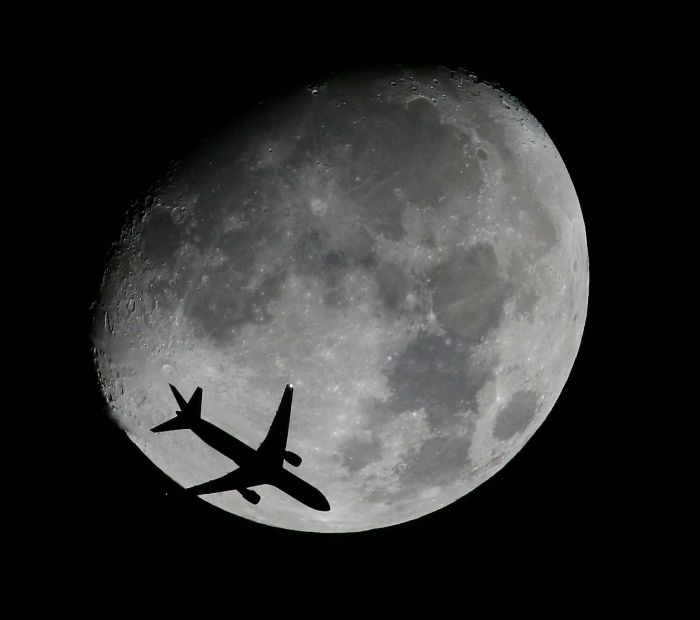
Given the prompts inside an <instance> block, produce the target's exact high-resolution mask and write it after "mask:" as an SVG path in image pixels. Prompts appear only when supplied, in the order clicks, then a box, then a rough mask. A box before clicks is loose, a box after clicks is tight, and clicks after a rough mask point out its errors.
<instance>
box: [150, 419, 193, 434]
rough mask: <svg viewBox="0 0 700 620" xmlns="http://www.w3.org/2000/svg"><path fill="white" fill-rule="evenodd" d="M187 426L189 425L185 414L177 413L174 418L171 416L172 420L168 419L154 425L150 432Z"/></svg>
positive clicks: (181, 428)
mask: <svg viewBox="0 0 700 620" xmlns="http://www.w3.org/2000/svg"><path fill="white" fill-rule="evenodd" d="M189 427H190V425H189V423H188V420H187V418H186V417H185V416H182V415H179V416H177V417H176V418H173V419H172V420H168V421H167V422H163V423H162V424H159V425H158V426H154V427H153V428H152V429H151V432H153V433H162V432H163V431H180V430H183V429H186V428H189Z"/></svg>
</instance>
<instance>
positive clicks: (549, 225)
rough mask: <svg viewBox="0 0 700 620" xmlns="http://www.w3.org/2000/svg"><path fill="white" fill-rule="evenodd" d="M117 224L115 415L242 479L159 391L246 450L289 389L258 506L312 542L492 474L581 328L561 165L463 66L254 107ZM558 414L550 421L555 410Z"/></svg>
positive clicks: (375, 76)
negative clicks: (189, 401)
mask: <svg viewBox="0 0 700 620" xmlns="http://www.w3.org/2000/svg"><path fill="white" fill-rule="evenodd" d="M126 220H127V221H126V223H125V226H124V229H123V232H122V235H121V238H120V241H119V243H118V244H117V246H116V249H115V251H114V252H113V254H112V255H111V256H110V257H109V260H108V264H107V267H106V270H105V274H104V279H103V283H102V289H101V296H100V299H99V300H98V302H97V305H96V307H97V311H96V314H95V325H94V331H93V343H94V354H95V363H96V365H97V370H98V375H99V378H100V381H101V385H102V389H103V392H104V394H105V397H106V400H107V402H108V404H109V407H110V410H111V414H112V415H113V417H114V418H115V420H116V421H117V422H118V423H119V424H120V425H121V427H122V428H123V429H124V430H125V431H126V432H127V433H128V435H129V437H130V438H131V439H132V440H133V441H134V442H135V443H136V444H137V445H138V446H139V447H140V449H141V450H143V452H144V453H145V454H146V455H147V456H148V457H149V458H150V459H151V460H152V461H153V462H154V463H155V464H156V465H157V466H158V467H159V468H160V469H162V470H163V471H164V472H165V473H167V474H168V475H169V476H170V477H171V478H173V479H174V480H175V481H177V482H178V483H180V484H182V485H183V486H185V487H187V486H191V485H194V484H198V483H201V482H204V481H206V480H209V479H212V478H215V477H218V476H221V475H223V474H225V473H227V472H229V471H232V470H233V469H235V464H234V463H232V462H231V461H229V460H228V459H227V458H225V457H223V456H222V455H220V454H218V453H217V452H215V451H214V450H212V449H211V448H209V447H208V446H207V445H206V444H204V443H203V442H201V441H200V440H199V439H198V438H197V437H196V436H194V435H193V434H192V433H191V432H189V431H186V430H182V431H174V432H171V433H162V434H158V435H156V434H153V433H151V432H150V429H151V428H152V427H153V426H155V425H156V424H159V423H161V422H163V421H165V420H167V419H169V418H171V417H172V416H173V415H174V411H175V409H176V403H175V401H174V400H173V398H172V395H171V394H170V390H169V388H168V383H173V384H174V385H176V386H177V387H178V388H179V389H180V391H181V392H182V393H183V395H185V396H186V397H189V395H190V394H191V392H192V391H193V390H194V389H195V387H197V386H198V385H199V386H202V388H203V390H204V398H203V407H202V412H203V417H205V418H206V419H208V420H209V421H211V422H213V423H214V424H216V425H218V426H220V427H221V428H223V429H224V430H226V431H227V432H229V433H231V434H233V435H235V436H236V437H238V438H239V439H241V440H242V441H244V442H246V443H247V444H249V445H251V446H253V447H257V446H258V445H259V444H260V442H261V441H262V440H263V438H264V437H265V434H266V432H267V430H268V427H269V425H270V422H271V421H272V418H273V416H274V412H275V410H276V408H277V405H278V403H279V400H280V398H281V396H282V392H283V390H284V386H285V385H286V384H287V383H293V384H294V387H295V398H294V404H293V409H292V417H291V426H290V431H289V443H288V448H289V449H290V450H292V451H294V452H296V453H298V454H299V455H301V456H302V458H303V462H302V464H301V466H300V467H298V468H293V467H291V466H289V465H285V467H287V468H288V469H290V470H292V471H294V472H295V473H296V474H298V475H299V476H301V477H302V478H303V479H305V480H307V481H308V482H309V483H311V484H313V485H314V486H316V487H317V488H318V489H320V490H321V491H322V492H323V493H324V494H325V496H326V497H327V498H328V500H329V502H330V504H331V510H330V512H316V511H314V510H311V509H309V508H307V507H306V506H304V505H302V504H300V503H298V502H296V501H295V500H293V499H292V498H290V497H289V496H287V495H285V494H284V493H282V492H281V491H279V490H277V489H276V488H273V487H270V486H261V487H257V488H256V489H255V490H256V491H257V492H259V493H260V495H261V497H262V500H261V501H260V503H259V504H258V505H257V506H254V505H252V504H250V503H248V502H247V501H246V500H245V499H243V497H242V496H241V495H240V494H239V493H237V492H235V491H233V492H228V493H220V494H215V495H209V496H205V497H204V498H203V499H204V501H208V502H211V503H212V504H215V505H216V506H219V507H220V508H222V509H224V510H227V511H230V512H232V513H235V514H237V515H240V516H242V517H245V518H248V519H251V520H253V521H257V522H260V523H264V524H269V525H273V526H278V527H283V528H289V529H297V530H305V531H316V532H348V531H360V530H367V529H372V528H377V527H384V526H390V525H393V524H397V523H401V522H405V521H408V520H411V519H415V518H418V517H420V516H422V515H425V514H428V513H430V512H433V511H435V510H438V509H439V508H441V507H443V506H445V505H447V504H450V503H451V502H454V501H455V500H457V499H459V498H460V497H462V496H464V495H465V494H466V493H468V492H469V491H471V490H472V489H474V488H475V487H476V486H478V485H479V484H481V483H482V482H484V481H485V480H486V479H488V478H489V477H490V476H492V475H494V474H495V473H496V472H497V471H498V470H499V469H501V468H502V467H503V466H504V465H505V464H506V463H507V462H508V461H509V460H510V459H511V458H512V457H513V455H515V454H516V453H517V452H518V451H519V450H520V449H521V448H522V446H523V445H524V444H525V442H527V440H528V439H529V438H530V437H531V436H532V434H533V433H534V432H535V431H536V429H537V428H538V427H539V426H540V424H541V423H542V422H543V420H544V419H545V417H546V416H547V414H548V413H549V412H550V411H551V409H552V407H553V405H554V403H555V401H556V399H557V397H558V396H559V394H560V393H561V390H562V388H563V386H564V383H565V381H566V379H567V377H568V375H569V373H570V371H571V368H572V365H573V363H574V359H575V356H576V353H577V351H578V348H579V345H580V342H581V337H582V333H583V327H584V322H585V318H586V309H587V299H588V255H587V247H586V235H585V228H584V222H583V218H582V214H581V209H580V207H579V203H578V199H577V196H576V193H575V190H574V187H573V184H572V182H571V179H570V177H569V174H568V172H567V170H566V167H565V165H564V163H563V162H562V160H561V158H560V156H559V154H558V152H557V149H556V148H555V146H554V144H553V143H552V141H551V140H550V138H549V137H548V136H547V134H546V132H545V130H544V129H543V127H542V126H541V125H540V124H539V123H538V122H537V121H536V119H535V118H533V116H532V115H531V114H530V113H529V112H528V111H527V110H526V109H525V107H524V106H523V105H522V103H520V102H519V101H518V100H516V99H515V98H513V97H511V96H510V95H508V94H507V93H505V92H503V91H502V90H500V89H499V88H497V87H494V86H490V85H488V84H485V83H482V82H480V81H479V80H478V79H476V78H475V77H474V76H470V75H467V74H464V73H462V72H459V71H457V72H454V71H449V70H447V69H442V68H435V69H434V70H429V69H425V68H423V69H421V70H418V71H411V70H409V69H405V68H401V69H396V70H392V71H389V70H383V71H382V72H380V71H376V72H363V73H356V74H349V75H345V76H341V77H334V78H333V79H332V80H330V81H328V82H326V83H323V84H319V85H316V86H313V87H308V88H300V89H299V91H298V92H297V93H295V94H291V95H289V96H287V97H286V99H284V100H281V101H279V100H278V101H274V102H269V103H266V104H263V105H261V106H260V108H259V110H257V111H256V112H255V114H254V115H252V116H250V117H248V118H246V119H243V120H240V121H239V122H238V124H237V125H232V126H231V127H230V128H228V129H227V130H226V131H224V132H222V134H221V135H220V136H217V137H216V138H215V139H214V140H212V141H210V142H207V143H206V144H204V145H202V146H201V148H200V149H199V150H198V151H197V152H195V153H194V154H192V155H191V156H190V157H189V158H188V159H186V160H184V161H181V162H176V163H175V164H174V165H173V168H172V170H171V171H170V172H169V174H167V175H166V177H165V178H163V179H162V180H160V181H158V182H157V183H155V184H154V187H153V190H152V191H151V192H150V193H149V195H148V196H146V197H145V198H144V199H143V202H142V204H141V205H140V207H139V208H137V209H134V210H132V211H131V212H130V213H129V214H128V215H127V216H126ZM562 415H565V413H562Z"/></svg>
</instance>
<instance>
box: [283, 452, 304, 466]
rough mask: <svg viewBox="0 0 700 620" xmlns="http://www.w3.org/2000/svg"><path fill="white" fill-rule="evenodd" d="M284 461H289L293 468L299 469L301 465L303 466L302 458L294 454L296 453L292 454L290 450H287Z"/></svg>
mask: <svg viewBox="0 0 700 620" xmlns="http://www.w3.org/2000/svg"><path fill="white" fill-rule="evenodd" d="M284 460H285V461H287V463H289V464H290V465H291V466H292V467H299V465H301V457H300V456H299V455H298V454H294V452H290V451H289V450H285V452H284Z"/></svg>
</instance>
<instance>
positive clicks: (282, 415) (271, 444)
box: [258, 384, 294, 461]
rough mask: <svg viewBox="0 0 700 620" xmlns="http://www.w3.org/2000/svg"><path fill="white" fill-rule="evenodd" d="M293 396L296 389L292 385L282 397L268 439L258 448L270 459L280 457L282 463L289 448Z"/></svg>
mask: <svg viewBox="0 0 700 620" xmlns="http://www.w3.org/2000/svg"><path fill="white" fill-rule="evenodd" d="M293 394H294V387H293V386H292V385H291V384H289V385H288V386H287V387H286V388H284V394H283V395H282V400H281V401H280V406H279V407H278V408H277V413H276V414H275V419H274V420H272V425H271V426H270V430H269V431H267V437H265V439H264V440H263V442H262V443H261V444H260V447H259V448H258V452H259V453H261V454H263V455H265V456H268V457H272V456H274V457H276V456H279V458H280V461H281V460H282V459H283V458H284V451H285V448H286V447H287V436H288V435H289V416H290V414H291V412H292V396H293Z"/></svg>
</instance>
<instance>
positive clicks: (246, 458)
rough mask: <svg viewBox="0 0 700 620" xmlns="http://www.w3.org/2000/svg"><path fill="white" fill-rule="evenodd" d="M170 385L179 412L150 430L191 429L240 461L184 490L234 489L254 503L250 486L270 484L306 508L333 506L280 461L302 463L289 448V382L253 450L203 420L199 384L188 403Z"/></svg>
mask: <svg viewBox="0 0 700 620" xmlns="http://www.w3.org/2000/svg"><path fill="white" fill-rule="evenodd" d="M170 389H171V390H172V391H173V396H175V400H176V401H177V404H178V405H179V406H180V411H176V413H177V417H176V418H173V419H172V420H168V421H167V422H163V424H159V425H158V426H156V427H154V428H152V429H151V430H152V431H153V432H154V433H161V432H163V431H174V430H181V429H189V430H191V431H192V432H193V433H194V434H195V435H197V437H199V438H200V439H202V440H203V441H204V442H205V443H206V444H208V445H210V446H211V447H212V448H214V450H217V451H218V452H221V454H223V455H224V456H227V457H228V458H230V459H231V460H232V461H234V462H235V463H236V465H238V469H236V470H234V471H232V472H231V473H229V474H226V475H225V476H221V478H216V479H215V480H210V481H209V482H205V483H203V484H198V485H196V486H194V487H190V488H189V489H187V490H188V491H189V492H190V493H194V494H195V495H205V494H206V493H220V492H222V491H238V492H239V493H240V494H241V495H242V496H243V497H244V498H245V499H247V500H248V501H249V502H250V503H251V504H257V503H258V502H259V501H260V495H258V494H257V493H256V492H255V491H251V489H250V487H254V486H258V485H261V484H271V485H272V486H275V487H277V488H278V489H280V490H281V491H284V492H285V493H286V494H287V495H291V496H292V497H293V498H294V499H296V500H298V501H300V502H301V503H302V504H305V505H306V506H308V507H309V508H313V509H314V510H330V509H331V507H330V505H329V503H328V500H327V499H326V498H325V497H324V495H323V493H321V491H319V490H318V489H316V488H314V487H312V486H311V485H310V484H309V483H308V482H304V481H303V480H302V479H301V478H299V477H298V476H295V475H294V474H293V473H292V472H290V471H288V470H286V469H284V467H283V463H284V461H287V463H289V464H290V465H292V466H294V467H298V466H299V465H301V457H300V456H298V455H296V454H294V452H290V451H289V450H287V435H288V433H289V416H290V414H291V411H292V394H293V391H294V388H293V386H292V385H288V386H287V387H286V388H285V390H284V394H283V395H282V400H281V401H280V406H279V407H278V409H277V413H276V414H275V418H274V420H273V421H272V425H271V426H270V430H269V431H268V432H267V437H265V439H264V440H263V442H262V443H261V444H260V447H259V448H258V449H257V450H254V449H253V448H251V447H250V446H247V445H246V444H244V443H243V442H242V441H240V440H238V439H236V438H235V437H233V436H231V435H229V434H228V433H227V432H225V431H223V430H221V429H220V428H219V427H217V426H214V425H213V424H212V423H211V422H207V421H206V420H203V419H202V388H201V387H198V388H197V389H196V390H195V391H194V393H193V394H192V396H191V397H190V400H189V402H186V401H185V399H184V398H183V397H182V395H181V394H180V392H178V391H177V388H176V387H175V386H173V385H171V386H170Z"/></svg>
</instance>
